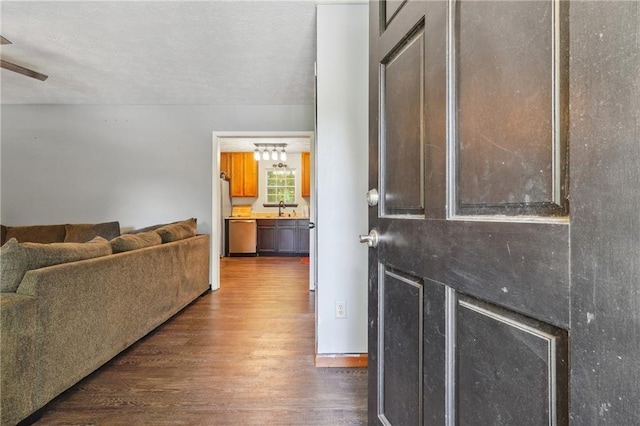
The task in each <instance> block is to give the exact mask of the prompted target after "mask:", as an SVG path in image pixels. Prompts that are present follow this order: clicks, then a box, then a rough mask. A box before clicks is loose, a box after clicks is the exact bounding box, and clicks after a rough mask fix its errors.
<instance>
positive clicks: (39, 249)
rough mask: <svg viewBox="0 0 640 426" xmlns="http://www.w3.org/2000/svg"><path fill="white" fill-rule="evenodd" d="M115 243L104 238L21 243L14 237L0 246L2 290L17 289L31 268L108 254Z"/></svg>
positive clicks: (0, 281)
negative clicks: (73, 241) (71, 241)
mask: <svg viewBox="0 0 640 426" xmlns="http://www.w3.org/2000/svg"><path fill="white" fill-rule="evenodd" d="M111 253H112V251H111V244H109V241H107V240H105V239H104V238H102V237H96V238H94V239H93V240H91V241H89V242H87V243H50V244H40V243H19V242H18V240H16V239H15V238H12V239H10V240H9V241H7V242H6V243H5V245H3V246H2V248H1V249H0V265H1V271H0V272H1V273H2V275H1V276H0V291H2V292H15V291H16V290H17V289H18V286H19V285H20V282H22V278H23V277H24V274H26V273H27V271H30V270H32V269H38V268H44V267H46V266H52V265H58V264H61V263H67V262H75V261H77V260H84V259H91V258H94V257H100V256H107V255H110V254H111Z"/></svg>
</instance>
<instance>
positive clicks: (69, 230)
mask: <svg viewBox="0 0 640 426" xmlns="http://www.w3.org/2000/svg"><path fill="white" fill-rule="evenodd" d="M65 229H66V236H65V238H64V242H65V243H85V242H87V241H89V240H92V239H93V238H95V237H102V238H104V239H106V240H112V239H114V238H115V237H117V236H119V235H120V223H119V222H105V223H76V224H67V225H65Z"/></svg>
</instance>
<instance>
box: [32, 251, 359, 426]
mask: <svg viewBox="0 0 640 426" xmlns="http://www.w3.org/2000/svg"><path fill="white" fill-rule="evenodd" d="M308 268H309V267H308V265H303V264H301V263H300V259H299V258H268V257H260V258H224V259H222V280H221V289H220V290H218V291H216V292H213V293H209V294H207V295H205V296H203V297H201V298H200V299H198V300H197V301H196V302H195V303H194V304H192V305H190V306H189V307H188V308H187V309H185V310H184V311H182V312H181V313H179V314H178V315H177V316H175V317H174V318H172V319H171V320H169V321H168V322H167V323H165V324H163V325H162V326H161V327H159V328H158V329H156V330H155V331H154V332H153V333H151V334H150V335H148V336H147V337H145V338H144V339H142V340H141V341H139V342H137V343H136V344H135V345H133V346H132V347H131V348H129V349H128V350H127V351H125V352H124V353H122V354H120V355H119V356H118V357H116V358H114V359H113V360H112V361H111V362H109V363H108V364H106V365H105V366H103V367H102V368H101V369H99V370H98V371H96V372H95V373H93V374H92V375H90V376H89V377H87V378H86V379H84V380H83V381H81V382H80V383H78V384H77V385H76V386H74V387H73V388H71V389H70V390H68V391H67V392H65V393H64V394H62V395H61V396H60V397H58V398H57V399H56V400H54V401H53V402H52V403H51V404H49V405H48V406H47V407H46V409H45V410H44V413H43V415H42V417H41V418H40V420H38V421H37V422H36V423H35V424H37V425H80V424H82V425H343V424H366V411H367V370H366V369H364V368H316V367H314V344H315V343H314V342H315V335H314V334H315V332H314V327H315V325H314V304H315V301H314V293H313V292H309V290H308V274H309V271H308ZM150 297H152V295H150Z"/></svg>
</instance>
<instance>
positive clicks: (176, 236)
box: [155, 218, 197, 243]
mask: <svg viewBox="0 0 640 426" xmlns="http://www.w3.org/2000/svg"><path fill="white" fill-rule="evenodd" d="M196 228H197V224H196V219H195V218H191V219H187V220H183V221H181V222H176V223H172V224H170V225H165V226H163V227H161V228H158V229H156V230H155V232H157V233H158V234H159V235H160V237H161V238H162V242H163V243H170V242H173V241H178V240H184V239H185V238H190V237H195V236H196Z"/></svg>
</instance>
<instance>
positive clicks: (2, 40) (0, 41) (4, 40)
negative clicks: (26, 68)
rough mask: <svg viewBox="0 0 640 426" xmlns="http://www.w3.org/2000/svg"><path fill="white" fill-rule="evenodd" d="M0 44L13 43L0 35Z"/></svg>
mask: <svg viewBox="0 0 640 426" xmlns="http://www.w3.org/2000/svg"><path fill="white" fill-rule="evenodd" d="M0 44H13V43H11V42H10V41H9V40H7V39H6V38H4V37H2V36H0Z"/></svg>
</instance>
